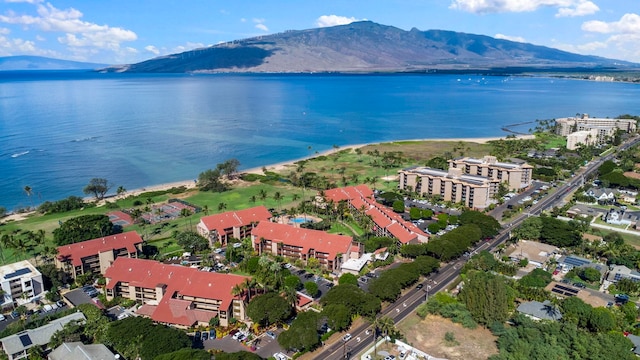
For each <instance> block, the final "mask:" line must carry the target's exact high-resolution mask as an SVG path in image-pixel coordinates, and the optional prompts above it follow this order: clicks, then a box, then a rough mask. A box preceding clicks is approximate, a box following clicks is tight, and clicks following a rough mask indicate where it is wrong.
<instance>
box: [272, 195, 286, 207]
mask: <svg viewBox="0 0 640 360" xmlns="http://www.w3.org/2000/svg"><path fill="white" fill-rule="evenodd" d="M283 198H284V196H282V194H281V193H280V191H276V192H275V194H273V200H275V201H276V202H277V203H278V211H280V202H281V201H282V199H283Z"/></svg>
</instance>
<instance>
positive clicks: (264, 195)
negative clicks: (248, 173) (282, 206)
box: [258, 189, 267, 205]
mask: <svg viewBox="0 0 640 360" xmlns="http://www.w3.org/2000/svg"><path fill="white" fill-rule="evenodd" d="M258 196H259V197H260V200H262V201H265V200H267V190H265V189H260V191H259V192H258ZM265 205H266V202H265Z"/></svg>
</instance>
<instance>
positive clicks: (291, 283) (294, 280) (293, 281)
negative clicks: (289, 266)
mask: <svg viewBox="0 0 640 360" xmlns="http://www.w3.org/2000/svg"><path fill="white" fill-rule="evenodd" d="M284 286H285V287H287V288H291V289H295V290H300V289H302V282H301V281H300V278H299V277H297V276H295V275H289V276H287V277H285V278H284Z"/></svg>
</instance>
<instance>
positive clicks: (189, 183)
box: [0, 135, 535, 222]
mask: <svg viewBox="0 0 640 360" xmlns="http://www.w3.org/2000/svg"><path fill="white" fill-rule="evenodd" d="M534 137H535V136H534V135H517V136H516V137H515V139H533V138H534ZM500 139H506V136H494V137H482V138H447V139H407V140H392V141H383V142H372V143H363V144H352V145H344V146H341V147H339V148H335V149H329V150H325V151H321V152H317V153H313V154H312V155H309V156H305V157H302V158H299V159H293V160H287V161H281V162H278V163H273V164H268V165H264V166H260V167H253V168H249V169H242V170H238V174H259V175H262V174H263V171H262V169H263V168H266V169H267V170H268V171H276V172H277V171H281V170H285V169H286V168H287V167H289V166H293V165H295V163H296V162H298V161H303V160H309V159H313V158H315V157H318V156H327V155H331V154H334V153H336V152H339V151H343V150H347V149H348V150H355V149H359V148H362V147H365V146H369V145H380V144H388V143H394V142H398V141H402V142H411V141H415V142H421V141H436V142H459V141H462V142H473V143H478V144H486V143H487V142H489V141H492V140H500ZM181 186H183V187H185V188H187V189H188V190H191V189H195V188H196V182H195V181H194V180H193V179H191V180H183V181H174V182H170V183H162V184H155V185H149V186H145V187H142V188H137V189H131V190H127V191H126V192H125V193H123V194H121V195H116V194H107V195H106V196H105V198H104V199H103V200H101V201H100V202H99V203H98V206H102V205H104V203H105V202H106V201H109V200H121V199H124V198H126V197H129V196H138V195H140V194H143V193H146V192H151V191H164V190H169V189H171V188H175V187H181ZM84 199H85V201H91V200H93V198H92V197H85V198H84ZM32 213H34V211H31V212H28V213H18V214H10V215H8V216H5V217H4V218H2V219H0V222H8V221H20V220H24V219H26V218H27V217H28V216H29V215H31V214H32Z"/></svg>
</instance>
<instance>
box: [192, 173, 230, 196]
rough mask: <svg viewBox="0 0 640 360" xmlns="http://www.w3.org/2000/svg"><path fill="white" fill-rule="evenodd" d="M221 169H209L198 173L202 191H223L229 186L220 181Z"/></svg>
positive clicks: (199, 186)
mask: <svg viewBox="0 0 640 360" xmlns="http://www.w3.org/2000/svg"><path fill="white" fill-rule="evenodd" d="M220 175H221V174H220V169H215V170H213V169H208V170H205V171H203V172H201V173H200V175H198V182H197V184H198V189H199V190H200V191H213V192H223V191H225V190H227V186H226V185H225V184H224V183H223V182H222V181H220Z"/></svg>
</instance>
